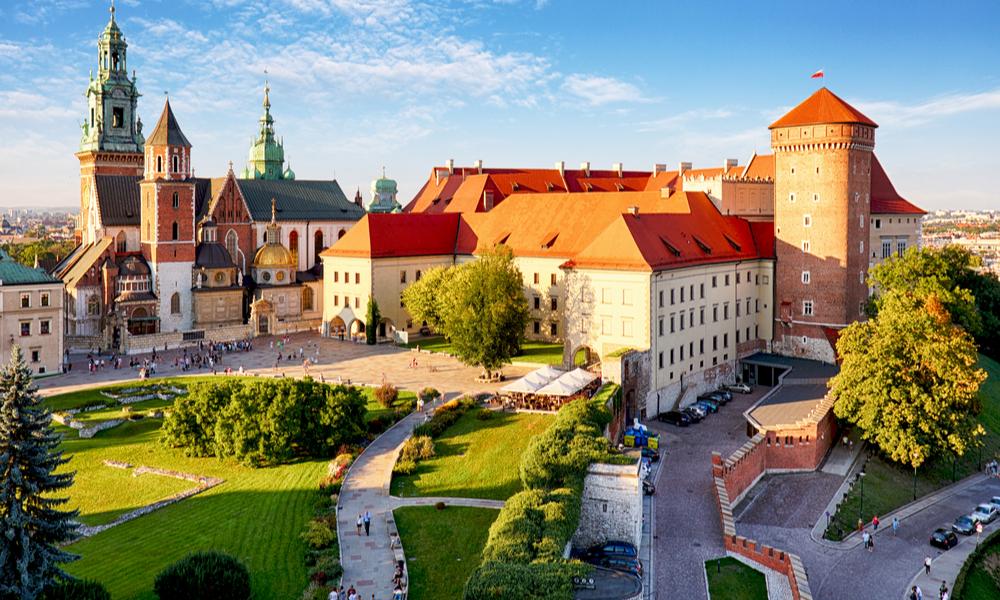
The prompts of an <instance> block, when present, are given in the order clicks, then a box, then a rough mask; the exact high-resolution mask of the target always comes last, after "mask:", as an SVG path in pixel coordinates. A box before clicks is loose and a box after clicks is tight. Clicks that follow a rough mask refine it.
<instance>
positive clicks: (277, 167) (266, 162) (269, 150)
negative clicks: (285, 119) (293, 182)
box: [240, 81, 295, 181]
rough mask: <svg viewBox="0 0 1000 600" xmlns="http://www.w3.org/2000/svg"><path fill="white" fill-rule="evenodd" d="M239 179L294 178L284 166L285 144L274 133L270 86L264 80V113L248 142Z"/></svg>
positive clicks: (290, 171) (289, 169)
mask: <svg viewBox="0 0 1000 600" xmlns="http://www.w3.org/2000/svg"><path fill="white" fill-rule="evenodd" d="M240 178H241V179H268V180H272V181H274V180H279V179H295V173H294V172H293V171H292V169H291V168H288V169H286V168H285V145H284V142H283V141H282V140H279V139H278V138H277V137H275V135H274V117H272V116H271V86H270V85H269V84H268V83H267V81H265V82H264V114H262V115H261V116H260V123H259V126H258V129H257V137H256V138H255V139H254V140H253V142H251V144H250V156H249V158H248V160H247V166H246V167H244V168H243V172H242V173H241V174H240Z"/></svg>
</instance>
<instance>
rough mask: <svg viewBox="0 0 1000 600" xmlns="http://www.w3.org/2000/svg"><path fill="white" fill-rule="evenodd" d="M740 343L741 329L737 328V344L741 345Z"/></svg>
mask: <svg viewBox="0 0 1000 600" xmlns="http://www.w3.org/2000/svg"><path fill="white" fill-rule="evenodd" d="M739 343H740V330H739V329H737V330H736V344H737V345H739Z"/></svg>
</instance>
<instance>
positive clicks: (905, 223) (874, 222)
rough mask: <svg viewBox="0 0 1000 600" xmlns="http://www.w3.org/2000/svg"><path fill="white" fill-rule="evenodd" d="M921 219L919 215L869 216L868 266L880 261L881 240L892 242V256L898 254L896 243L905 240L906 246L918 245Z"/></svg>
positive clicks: (921, 226)
mask: <svg viewBox="0 0 1000 600" xmlns="http://www.w3.org/2000/svg"><path fill="white" fill-rule="evenodd" d="M922 230H923V219H922V218H921V216H920V215H878V214H874V213H873V214H872V216H871V227H869V231H870V232H871V237H870V242H869V244H868V247H869V248H870V250H871V251H870V252H869V254H868V258H869V263H868V266H869V268H871V267H874V266H875V265H877V264H879V263H881V262H882V261H883V260H884V259H883V258H882V242H883V241H888V242H892V256H898V250H899V248H898V243H899V242H901V241H904V242H906V248H907V249H909V248H915V247H919V246H920V236H921V232H922Z"/></svg>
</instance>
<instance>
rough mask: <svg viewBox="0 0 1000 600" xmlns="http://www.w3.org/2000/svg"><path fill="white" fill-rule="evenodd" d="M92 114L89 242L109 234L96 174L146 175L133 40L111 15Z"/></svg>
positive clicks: (85, 131) (86, 179) (84, 137)
mask: <svg viewBox="0 0 1000 600" xmlns="http://www.w3.org/2000/svg"><path fill="white" fill-rule="evenodd" d="M85 95H86V97H87V114H86V115H85V117H84V120H83V123H82V124H81V126H80V127H81V130H82V131H81V136H80V150H79V151H78V152H77V153H76V156H77V158H78V159H79V161H80V221H79V227H78V234H79V236H80V238H81V241H83V242H85V243H88V242H92V241H95V240H96V239H97V238H100V237H102V236H103V232H102V229H103V225H102V224H101V223H100V216H99V214H98V213H99V211H98V210H97V200H96V185H95V176H96V175H118V176H133V177H135V176H140V175H142V146H143V143H144V140H143V137H142V121H141V120H140V119H139V118H138V117H137V115H136V105H137V103H138V100H139V96H140V94H139V92H138V90H137V89H136V78H135V72H134V71H133V73H132V77H131V78H129V75H128V44H126V43H125V36H124V35H122V32H121V29H119V28H118V23H117V22H116V21H115V7H114V4H112V5H111V18H110V20H109V21H108V24H107V26H105V28H104V31H103V32H102V33H101V35H100V37H99V38H98V40H97V77H96V78H95V77H94V72H93V71H91V73H90V82H89V84H88V85H87V91H86V94H85Z"/></svg>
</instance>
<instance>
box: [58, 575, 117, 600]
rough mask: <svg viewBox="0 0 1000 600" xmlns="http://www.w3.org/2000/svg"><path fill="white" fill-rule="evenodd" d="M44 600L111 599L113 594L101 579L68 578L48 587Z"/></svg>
mask: <svg viewBox="0 0 1000 600" xmlns="http://www.w3.org/2000/svg"><path fill="white" fill-rule="evenodd" d="M42 600H111V594H110V593H109V592H108V590H107V588H105V587H104V585H103V584H102V583H100V582H99V581H93V580H90V579H66V580H63V581H61V582H59V583H57V584H55V585H53V586H51V587H49V588H47V589H46V590H45V593H44V594H42Z"/></svg>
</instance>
